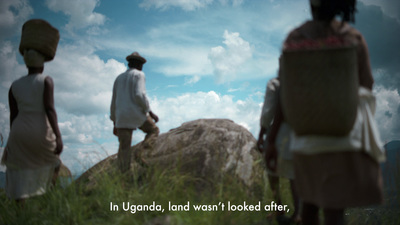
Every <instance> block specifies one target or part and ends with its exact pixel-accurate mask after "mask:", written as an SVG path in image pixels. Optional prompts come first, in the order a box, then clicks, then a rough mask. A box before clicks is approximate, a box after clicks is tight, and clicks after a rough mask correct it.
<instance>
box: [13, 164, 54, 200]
mask: <svg viewBox="0 0 400 225" xmlns="http://www.w3.org/2000/svg"><path fill="white" fill-rule="evenodd" d="M56 166H57V165H56ZM56 166H54V165H50V166H44V167H41V168H38V169H24V170H13V169H7V170H6V181H7V182H6V188H5V190H6V194H7V196H8V197H9V198H10V199H24V198H29V197H33V196H37V195H42V194H44V193H46V191H47V189H48V188H49V186H50V184H51V180H52V178H53V175H54V170H55V168H56Z"/></svg>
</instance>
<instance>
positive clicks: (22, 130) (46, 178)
mask: <svg viewBox="0 0 400 225" xmlns="http://www.w3.org/2000/svg"><path fill="white" fill-rule="evenodd" d="M57 32H58V31H57ZM21 53H22V55H23V57H24V61H25V64H26V66H27V68H28V75H27V76H24V77H21V78H19V79H18V80H16V81H14V82H13V83H12V85H11V88H10V91H9V106H10V135H9V137H8V142H7V146H6V149H5V153H4V154H3V157H2V163H4V164H5V165H6V166H7V171H6V187H5V190H6V194H7V196H8V197H9V198H10V199H15V200H17V201H18V202H21V201H23V200H24V199H26V198H29V197H32V196H37V195H42V194H44V193H46V191H47V189H48V187H49V186H50V184H51V181H52V179H53V178H54V177H56V175H57V173H58V170H59V168H60V165H61V161H60V158H59V155H60V154H61V152H62V149H63V142H62V138H61V133H60V130H59V127H58V123H57V114H56V110H55V107H54V91H53V90H54V84H53V80H52V78H51V77H49V76H45V75H43V74H42V72H43V69H44V62H45V61H48V58H46V56H45V55H44V54H42V53H40V52H39V51H36V50H33V49H24V50H23V51H22V52H21Z"/></svg>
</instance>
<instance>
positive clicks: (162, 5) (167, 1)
mask: <svg viewBox="0 0 400 225" xmlns="http://www.w3.org/2000/svg"><path fill="white" fill-rule="evenodd" d="M243 1H244V0H219V2H220V3H221V4H222V5H228V4H229V3H230V2H232V3H231V4H232V5H233V6H239V5H241V4H242V3H243ZM213 2H214V0H143V1H142V3H140V7H143V8H145V9H150V8H152V7H154V8H156V9H160V10H167V9H169V8H174V7H177V8H182V9H183V10H185V11H193V10H197V9H201V8H205V7H207V6H208V5H211V4H212V3H213Z"/></svg>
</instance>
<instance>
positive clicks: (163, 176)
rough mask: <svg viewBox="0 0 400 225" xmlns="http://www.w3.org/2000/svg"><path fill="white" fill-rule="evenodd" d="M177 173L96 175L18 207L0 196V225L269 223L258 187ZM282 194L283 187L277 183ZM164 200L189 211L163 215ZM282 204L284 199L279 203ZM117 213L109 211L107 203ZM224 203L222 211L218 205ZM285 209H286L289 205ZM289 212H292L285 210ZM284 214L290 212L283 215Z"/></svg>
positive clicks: (154, 171)
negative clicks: (243, 208) (88, 182)
mask: <svg viewBox="0 0 400 225" xmlns="http://www.w3.org/2000/svg"><path fill="white" fill-rule="evenodd" d="M177 171H178V170H158V169H155V168H150V169H148V171H147V173H146V174H145V175H143V177H142V178H141V179H139V180H138V179H133V178H132V177H131V176H127V175H122V174H120V173H118V172H111V173H108V174H102V176H101V177H99V178H98V184H99V185H97V186H96V187H94V188H90V189H88V188H87V187H86V186H85V185H84V184H83V185H81V184H77V183H72V184H71V185H69V186H68V187H66V188H61V187H56V188H54V189H53V190H51V191H49V192H48V193H46V194H45V195H43V196H38V197H33V198H31V199H28V200H27V201H26V203H25V205H24V207H20V206H19V205H17V204H16V203H15V202H14V201H11V200H9V199H7V197H6V196H5V194H4V192H2V193H0V224H146V223H147V222H149V221H152V220H154V219H158V220H166V219H167V220H169V221H170V223H169V224H185V225H186V224H238V225H242V224H275V223H274V222H273V221H267V219H266V216H267V215H268V214H269V213H270V212H265V211H264V210H263V209H262V208H263V206H264V205H265V204H270V202H271V200H272V199H271V193H269V191H268V190H267V188H265V187H263V190H262V191H261V192H262V193H256V194H251V193H249V190H248V188H247V187H246V186H245V185H243V184H240V183H239V182H237V181H234V180H232V179H233V178H224V179H223V180H221V182H218V183H217V184H211V183H210V182H206V181H204V180H199V179H194V178H193V177H192V176H190V175H188V174H186V175H185V174H183V173H181V172H180V173H178V172H177ZM282 185H283V186H285V187H283V188H284V189H288V188H287V187H286V184H285V183H283V184H282ZM282 193H284V192H282ZM169 201H171V202H172V204H175V205H186V204H187V202H188V201H189V202H190V210H189V211H169V210H168V203H169ZM228 201H230V203H231V204H234V205H239V204H243V202H244V201H246V203H247V204H258V202H259V201H261V206H262V208H261V211H253V212H238V211H235V212H232V211H228V210H227V203H228ZM284 201H285V202H286V198H284ZM111 202H112V203H113V204H116V205H118V209H119V210H118V211H112V210H110V203H111ZM124 202H125V203H128V202H129V203H130V204H131V205H152V204H153V202H155V204H158V205H162V208H163V209H164V212H157V211H146V212H142V211H137V212H135V213H132V212H131V210H130V209H129V210H127V211H125V210H124V209H123V207H122V204H123V203H124ZM220 202H221V203H224V204H225V209H224V211H222V210H221V205H218V204H219V203H220ZM194 204H199V205H217V206H218V211H195V210H194V209H193V205H194ZM290 207H291V206H290ZM291 209H292V208H291ZM289 214H290V213H289Z"/></svg>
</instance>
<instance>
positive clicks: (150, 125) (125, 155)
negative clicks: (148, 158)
mask: <svg viewBox="0 0 400 225" xmlns="http://www.w3.org/2000/svg"><path fill="white" fill-rule="evenodd" d="M126 60H127V61H128V67H129V68H128V70H127V71H125V72H124V73H122V74H120V75H119V76H118V77H117V78H116V80H115V82H114V87H113V96H112V101H111V115H110V119H111V120H112V121H113V122H114V130H113V133H114V135H116V136H118V141H119V149H118V164H119V167H120V170H121V171H122V172H125V171H127V170H129V168H130V164H131V141H132V132H133V130H136V129H137V128H139V129H140V130H142V131H143V132H145V133H146V137H145V140H147V139H149V138H150V137H157V136H158V134H159V132H160V130H159V129H158V127H157V125H156V124H155V123H157V122H158V116H157V115H156V114H154V113H153V112H152V111H151V110H150V107H149V101H148V100H147V96H146V87H145V75H144V72H143V71H142V68H143V64H145V63H146V59H145V58H143V57H142V56H140V55H139V53H137V52H134V53H132V54H130V55H128V56H127V57H126Z"/></svg>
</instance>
